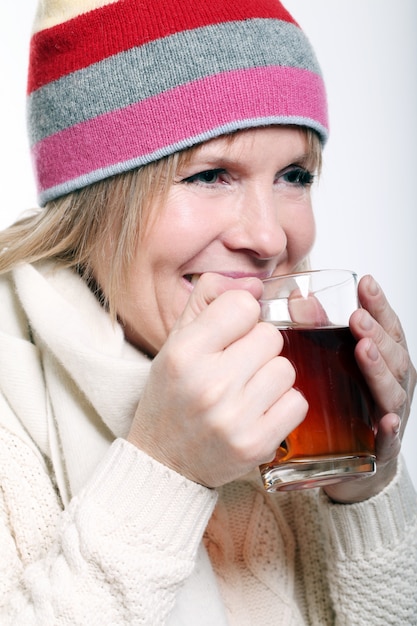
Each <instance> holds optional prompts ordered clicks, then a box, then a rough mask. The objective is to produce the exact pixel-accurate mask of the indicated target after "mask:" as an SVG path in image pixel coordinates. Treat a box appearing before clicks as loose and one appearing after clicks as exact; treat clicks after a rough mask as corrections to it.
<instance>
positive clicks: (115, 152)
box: [28, 0, 327, 204]
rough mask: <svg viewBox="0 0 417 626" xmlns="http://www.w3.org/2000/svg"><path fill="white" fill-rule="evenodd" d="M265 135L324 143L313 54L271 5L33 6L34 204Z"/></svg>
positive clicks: (142, 2)
mask: <svg viewBox="0 0 417 626" xmlns="http://www.w3.org/2000/svg"><path fill="white" fill-rule="evenodd" d="M270 124H296V125H300V126H307V127H309V128H312V129H314V130H315V131H317V133H318V134H319V136H320V137H321V140H322V142H323V143H324V142H325V140H326V137H327V107H326V96H325V90H324V85H323V81H322V77H321V73H320V69H319V67H318V64H317V61H316V58H315V55H314V52H313V51H312V49H311V46H310V44H309V42H308V40H307V38H306V37H305V35H304V34H303V32H302V31H301V29H300V27H299V26H298V24H297V23H296V22H295V21H294V19H293V18H292V17H291V15H290V14H289V13H288V12H287V11H286V9H285V8H284V7H283V6H282V5H281V3H280V2H278V1H277V0H231V1H229V2H225V0H40V5H39V9H38V13H37V16H36V19H35V25H34V31H33V36H32V40H31V49H30V63H29V80H28V125H29V135H30V144H31V150H32V155H33V162H34V167H35V172H36V178H37V184H38V191H39V201H40V203H41V204H45V203H46V202H47V201H49V200H53V199H55V198H57V197H59V196H61V195H64V194H66V193H68V192H71V191H74V190H76V189H80V188H81V187H85V186H86V185H89V184H91V183H93V182H96V181H98V180H101V179H103V178H107V177H108V176H112V175H114V174H118V173H120V172H125V171H127V170H130V169H132V168H136V167H138V166H141V165H144V164H146V163H150V162H151V161H155V160H157V159H159V158H161V157H164V156H166V155H169V154H172V153H174V152H177V151H178V150H182V149H184V148H188V147H190V146H192V145H194V144H197V143H200V142H202V141H205V140H208V139H211V138H213V137H218V136H219V135H222V134H224V133H228V132H231V131H235V130H237V129H244V128H251V127H256V126H263V125H270Z"/></svg>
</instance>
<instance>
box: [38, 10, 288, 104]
mask: <svg viewBox="0 0 417 626" xmlns="http://www.w3.org/2000/svg"><path fill="white" fill-rule="evenodd" d="M253 18H272V19H278V20H284V21H286V22H291V23H292V24H296V22H295V21H294V19H293V18H292V16H291V15H290V14H289V13H288V11H287V10H286V9H285V8H284V7H283V6H282V5H281V4H280V3H279V2H273V1H271V0H239V1H238V2H235V1H233V2H225V0H208V2H207V3H200V6H199V10H197V6H196V4H195V0H142V1H141V2H140V3H139V2H138V0H119V1H118V2H115V3H114V4H109V5H106V6H104V7H102V8H99V9H95V10H93V11H89V12H88V13H83V14H82V15H79V16H78V17H75V18H73V19H71V20H68V21H67V22H64V23H62V24H58V25H57V26H53V27H52V28H48V29H45V30H41V31H39V32H37V33H35V34H34V35H33V37H32V40H31V47H30V65H29V76H28V93H29V94H30V93H32V91H35V90H36V89H39V87H42V86H43V85H45V84H47V83H49V82H51V81H53V80H57V79H58V78H60V77H61V76H65V75H67V74H70V73H71V72H75V71H77V70H79V69H82V68H84V67H87V66H88V65H91V64H92V63H97V62H98V61H101V60H103V59H105V58H106V57H109V56H111V55H114V54H117V53H119V52H122V51H124V50H128V49H130V48H133V47H135V46H141V45H143V44H145V43H149V42H151V41H153V40H155V39H159V38H162V37H165V36H167V35H172V34H174V33H176V32H179V31H182V30H191V29H195V28H198V27H202V26H208V25H210V24H218V23H222V22H230V21H235V20H236V21H239V20H245V19H253ZM296 25H297V24H296Z"/></svg>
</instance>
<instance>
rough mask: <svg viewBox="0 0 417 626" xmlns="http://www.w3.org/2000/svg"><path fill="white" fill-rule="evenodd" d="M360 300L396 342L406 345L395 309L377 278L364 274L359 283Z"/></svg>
mask: <svg viewBox="0 0 417 626" xmlns="http://www.w3.org/2000/svg"><path fill="white" fill-rule="evenodd" d="M358 295H359V301H360V303H361V305H362V307H363V308H364V309H366V310H367V311H369V313H370V315H371V316H372V317H373V318H374V319H375V320H376V321H377V322H378V324H379V325H380V326H381V328H383V330H384V331H385V332H386V333H387V334H388V335H389V336H390V337H391V338H392V339H393V340H394V341H395V342H396V343H399V344H401V345H403V346H404V347H406V341H405V336H404V331H403V329H402V326H401V323H400V320H399V318H398V316H397V315H396V313H395V311H394V310H393V309H392V308H391V306H390V304H389V302H388V300H387V298H386V297H385V294H384V292H383V290H382V289H381V287H380V286H379V285H378V283H377V282H376V280H375V279H374V278H373V277H372V276H370V275H367V276H364V277H363V278H361V280H360V281H359V285H358Z"/></svg>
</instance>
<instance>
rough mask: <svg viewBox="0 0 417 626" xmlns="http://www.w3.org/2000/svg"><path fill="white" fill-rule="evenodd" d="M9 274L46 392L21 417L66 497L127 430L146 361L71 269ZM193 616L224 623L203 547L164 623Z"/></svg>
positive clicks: (184, 624) (185, 625) (189, 624)
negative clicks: (27, 323) (39, 359)
mask: <svg viewBox="0 0 417 626" xmlns="http://www.w3.org/2000/svg"><path fill="white" fill-rule="evenodd" d="M13 277H14V281H15V285H16V290H17V294H18V297H19V299H20V302H21V303H22V306H23V309H24V312H25V317H27V318H28V319H29V320H30V326H31V329H32V332H33V334H34V337H35V343H36V345H37V346H38V347H39V348H40V350H41V352H42V365H43V373H44V376H45V381H46V389H47V398H46V399H44V398H42V399H40V398H38V400H37V402H38V404H42V406H40V407H39V410H34V411H33V410H32V411H30V412H27V411H23V413H20V418H21V419H24V420H25V423H24V426H25V428H26V430H27V431H28V432H29V434H30V435H31V437H32V438H33V439H34V441H35V442H36V444H37V446H38V447H39V448H40V449H41V450H42V452H43V453H44V454H45V455H46V456H48V457H49V458H50V459H51V462H52V465H53V468H54V471H55V475H56V478H57V483H58V487H59V489H60V493H61V497H62V499H63V502H64V504H68V502H69V500H70V499H71V497H72V495H74V494H76V493H77V492H78V491H79V490H80V489H81V487H82V486H83V485H84V484H86V482H87V481H88V480H89V478H90V476H91V475H92V473H93V471H94V469H95V467H96V466H97V464H98V462H99V461H100V459H101V458H102V457H103V455H104V454H105V452H106V450H107V449H108V447H109V446H110V444H111V442H112V441H113V439H114V438H116V437H125V436H126V434H127V433H128V430H129V427H130V424H131V421H132V418H133V415H134V412H135V409H136V406H137V403H138V401H139V397H140V394H141V392H142V389H143V386H144V384H145V382H146V379H147V376H148V373H149V369H150V367H151V360H150V359H149V358H148V357H147V356H145V355H144V354H142V353H140V352H139V351H137V350H136V349H134V348H133V347H132V346H131V345H129V344H128V343H127V342H126V341H125V339H124V335H123V331H122V329H121V327H120V326H119V325H118V324H113V323H112V322H111V320H110V317H109V316H108V314H107V313H106V312H105V311H104V310H103V308H102V307H101V306H100V304H99V303H98V302H97V300H96V298H95V297H94V295H93V294H92V293H91V292H90V290H89V289H88V287H87V286H86V285H85V283H84V281H82V280H81V279H80V278H79V277H78V276H77V275H76V274H75V273H74V272H72V271H69V270H63V269H59V268H56V267H55V266H53V265H50V264H43V265H39V266H37V267H34V266H31V265H22V266H20V267H19V268H17V269H15V270H14V272H13ZM29 345H30V344H29ZM27 356H28V355H27ZM32 358H33V357H32ZM35 370H36V367H34V368H33V369H32V372H28V376H31V379H30V380H31V383H32V387H33V392H32V391H31V392H30V394H29V395H30V396H31V398H32V401H31V402H32V403H33V398H34V395H36V393H39V384H38V383H39V380H38V379H39V378H40V374H39V371H37V372H36V374H35ZM34 376H35V377H36V379H37V380H36V381H34ZM27 380H28V379H27ZM80 390H81V391H82V394H83V395H84V397H83V396H82V395H81V394H80V393H79V391H80ZM16 402H18V401H16ZM23 408H24V407H23ZM42 409H43V410H42ZM40 420H42V423H40ZM197 623H198V624H199V625H201V626H205V625H207V626H209V625H210V626H212V625H213V624H216V626H223V625H226V623H227V620H226V617H225V613H224V609H223V605H222V601H221V599H220V596H219V592H218V589H217V583H216V580H215V576H214V573H213V570H212V567H211V564H210V561H209V559H208V556H207V553H206V551H205V549H204V548H203V546H201V548H200V550H199V553H198V558H197V563H196V567H195V570H194V572H193V575H192V576H191V577H190V578H189V580H188V581H187V583H186V584H185V585H184V588H183V590H182V592H181V593H180V594H179V596H178V599H177V604H176V606H175V609H174V612H173V613H172V614H171V617H170V620H169V625H170V626H195V624H197Z"/></svg>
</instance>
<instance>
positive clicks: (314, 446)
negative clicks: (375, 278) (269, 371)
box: [277, 327, 374, 462]
mask: <svg viewBox="0 0 417 626" xmlns="http://www.w3.org/2000/svg"><path fill="white" fill-rule="evenodd" d="M280 332H281V333H282V335H283V337H284V348H283V351H282V355H283V356H285V357H287V358H288V359H289V360H290V361H291V362H292V363H293V365H294V367H295V369H296V382H295V387H296V388H297V389H299V390H300V391H301V392H302V393H303V395H304V397H305V398H306V400H307V401H308V404H309V410H308V413H307V416H306V418H305V420H304V422H303V423H302V424H300V426H298V428H296V429H295V430H294V431H293V432H292V433H291V434H290V435H289V436H288V438H287V439H286V441H285V443H284V444H283V445H282V446H281V448H280V449H279V450H278V454H277V460H279V461H280V462H283V461H287V460H290V459H294V458H304V457H311V456H318V455H329V454H331V455H334V454H337V455H344V454H349V455H351V454H374V428H373V424H372V413H373V400H372V397H371V394H370V392H369V390H368V387H367V385H366V383H365V381H364V379H363V376H362V374H361V372H360V370H359V368H358V366H357V364H356V361H355V357H354V354H353V351H354V346H355V339H354V337H353V336H352V333H351V332H350V330H349V328H340V327H335V328H323V329H300V328H291V329H286V330H281V329H280Z"/></svg>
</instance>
